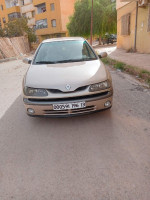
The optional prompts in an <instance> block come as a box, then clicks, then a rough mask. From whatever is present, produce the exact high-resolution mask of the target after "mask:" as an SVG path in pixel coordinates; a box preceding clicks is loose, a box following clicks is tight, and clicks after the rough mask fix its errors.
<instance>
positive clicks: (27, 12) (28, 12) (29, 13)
mask: <svg viewBox="0 0 150 200" xmlns="http://www.w3.org/2000/svg"><path fill="white" fill-rule="evenodd" d="M20 6H21V14H22V16H24V17H26V18H27V19H28V26H29V27H30V28H33V27H35V7H34V6H33V0H20Z"/></svg>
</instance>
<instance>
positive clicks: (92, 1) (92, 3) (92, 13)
mask: <svg viewBox="0 0 150 200" xmlns="http://www.w3.org/2000/svg"><path fill="white" fill-rule="evenodd" d="M92 39H93V0H92V8H91V38H90V44H91V45H92Z"/></svg>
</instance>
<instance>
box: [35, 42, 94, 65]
mask: <svg viewBox="0 0 150 200" xmlns="http://www.w3.org/2000/svg"><path fill="white" fill-rule="evenodd" d="M96 59H98V58H97V56H96V55H95V53H94V52H93V50H92V49H91V47H90V46H89V45H88V43H87V42H86V41H84V40H83V41H82V40H79V41H78V40H67V41H57V42H46V43H43V44H41V46H40V48H39V50H38V53H37V55H36V57H35V59H34V64H55V63H67V62H80V61H90V60H96Z"/></svg>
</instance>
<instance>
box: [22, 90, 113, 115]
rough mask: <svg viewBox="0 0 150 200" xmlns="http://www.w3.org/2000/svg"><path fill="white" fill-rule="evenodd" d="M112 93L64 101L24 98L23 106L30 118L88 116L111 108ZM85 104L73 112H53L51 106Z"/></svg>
mask: <svg viewBox="0 0 150 200" xmlns="http://www.w3.org/2000/svg"><path fill="white" fill-rule="evenodd" d="M112 96H113V91H107V92H104V93H100V94H96V95H88V96H83V97H80V98H79V97H73V98H66V99H55V100H53V99H27V98H24V99H23V101H24V105H25V108H26V111H27V114H28V115H30V116H50V117H68V116H75V115H82V114H89V113H92V112H96V111H99V110H104V109H108V108H110V107H111V106H112ZM81 101H85V102H86V107H85V108H81V109H74V110H59V111H56V110H53V104H63V103H74V102H81ZM107 101H109V102H110V105H109V106H108V107H106V106H105V103H106V102H107ZM28 109H33V110H34V113H33V114H31V113H29V112H28Z"/></svg>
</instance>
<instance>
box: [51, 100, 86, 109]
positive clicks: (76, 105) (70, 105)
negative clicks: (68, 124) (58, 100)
mask: <svg viewBox="0 0 150 200" xmlns="http://www.w3.org/2000/svg"><path fill="white" fill-rule="evenodd" d="M85 107H86V104H85V102H78V103H63V104H53V110H73V109H79V108H85Z"/></svg>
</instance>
